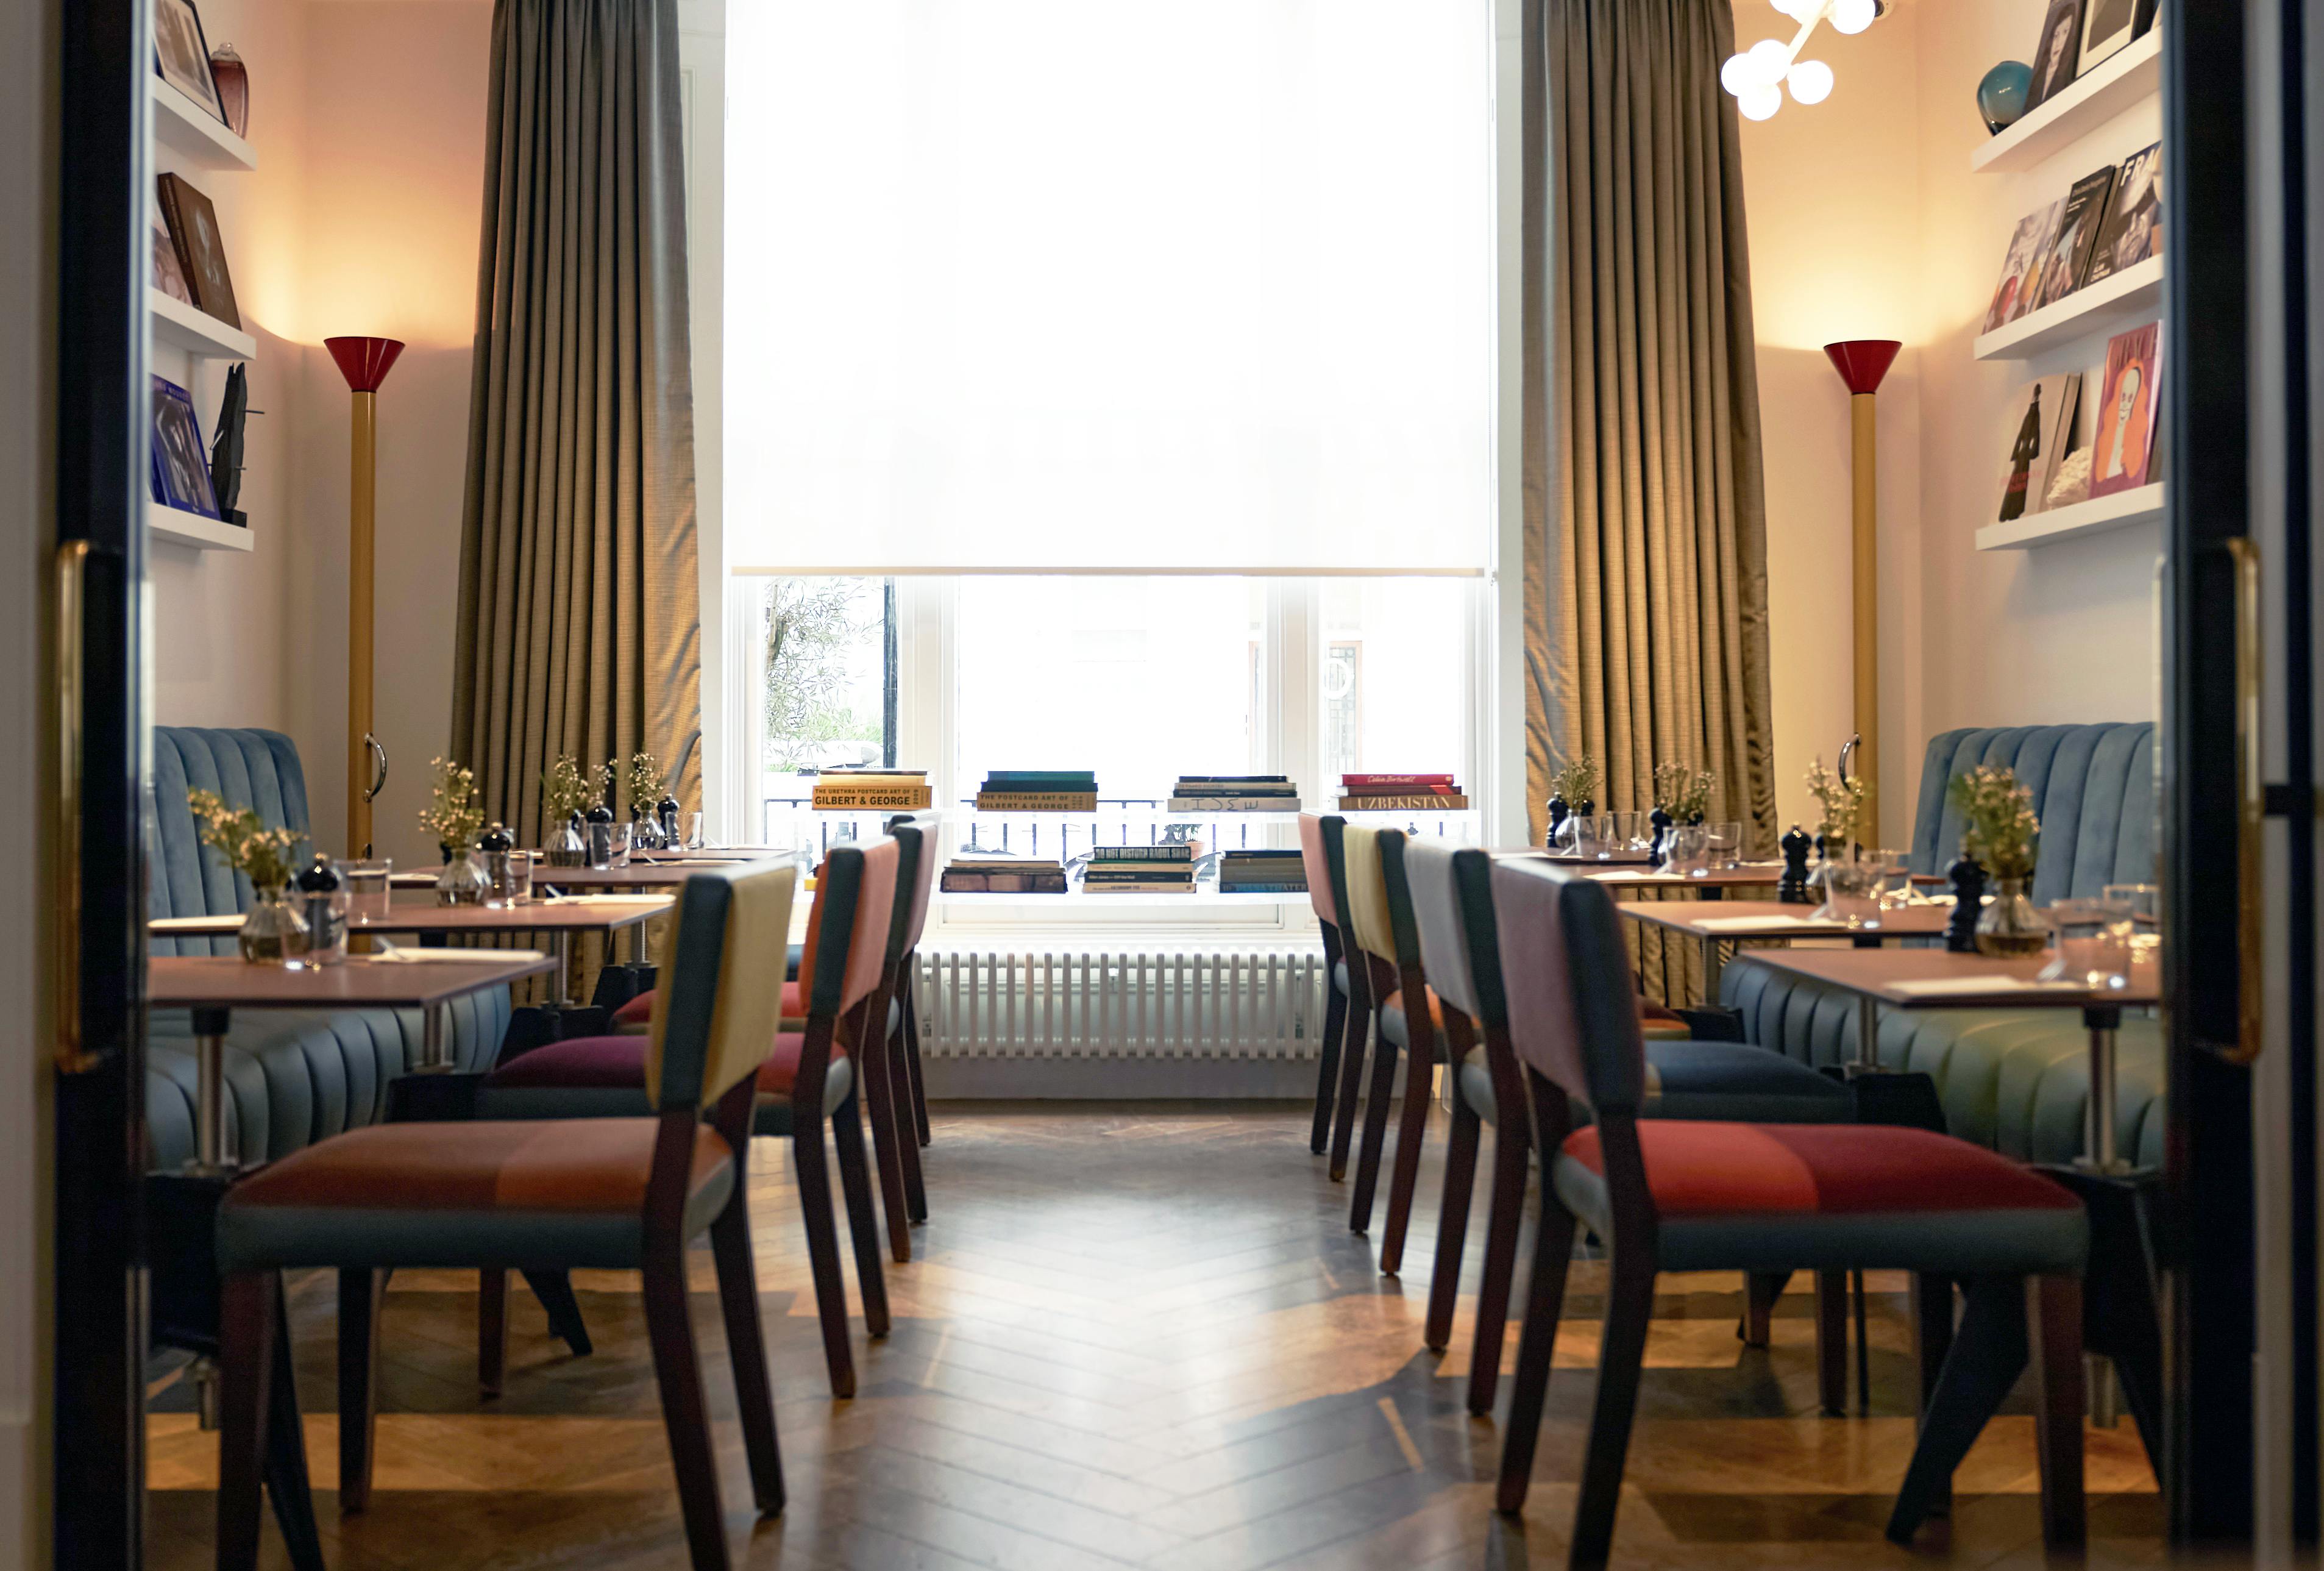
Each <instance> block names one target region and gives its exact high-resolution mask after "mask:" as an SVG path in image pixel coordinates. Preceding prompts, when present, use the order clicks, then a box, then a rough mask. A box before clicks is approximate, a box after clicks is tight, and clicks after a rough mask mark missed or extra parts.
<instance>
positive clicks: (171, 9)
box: [153, 0, 226, 125]
mask: <svg viewBox="0 0 2324 1571" xmlns="http://www.w3.org/2000/svg"><path fill="white" fill-rule="evenodd" d="M153 69H155V70H157V71H159V72H160V73H161V79H162V80H163V81H165V82H167V83H169V84H170V85H171V87H173V88H177V89H178V91H180V92H181V93H183V94H185V96H186V97H189V98H191V99H192V100H193V101H194V102H195V103H197V104H199V105H200V106H202V107H203V108H205V109H207V110H208V111H209V112H210V113H211V114H213V115H215V116H217V122H218V124H219V125H225V124H226V105H225V104H224V103H222V102H220V101H219V98H218V90H217V79H216V78H214V77H212V76H211V75H210V46H209V41H208V39H207V38H205V37H203V36H202V16H201V13H200V12H198V11H196V10H195V9H194V0H153Z"/></svg>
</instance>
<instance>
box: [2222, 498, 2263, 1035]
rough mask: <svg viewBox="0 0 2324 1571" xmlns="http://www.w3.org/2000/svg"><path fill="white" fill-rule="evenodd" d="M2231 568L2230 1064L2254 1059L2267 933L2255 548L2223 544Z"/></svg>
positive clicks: (2260, 1026)
mask: <svg viewBox="0 0 2324 1571" xmlns="http://www.w3.org/2000/svg"><path fill="white" fill-rule="evenodd" d="M2224 543H2225V544H2226V546H2227V560H2228V562H2229V564H2230V566H2232V567H2233V568H2234V569H2235V605H2236V633H2235V636H2236V718H2235V732H2236V897H2237V898H2236V1043H2235V1047H2234V1049H2233V1050H2231V1051H2229V1052H2228V1053H2227V1054H2226V1055H2224V1056H2225V1057H2226V1058H2227V1061H2228V1062H2229V1063H2233V1064H2248V1063H2250V1062H2252V1061H2253V1060H2254V1059H2255V1058H2258V1057H2259V1054H2260V1047H2261V1045H2262V1043H2263V1041H2264V1035H2263V1032H2264V1028H2265V1025H2266V1019H2267V1013H2266V993H2265V991H2264V988H2265V983H2266V975H2265V970H2264V964H2263V963H2264V957H2265V953H2266V931H2265V926H2264V922H2263V921H2262V915H2263V912H2262V903H2263V902H2262V901H2261V900H2260V881H2261V879H2262V877H2263V876H2264V873H2263V869H2264V856H2265V853H2266V844H2265V833H2266V828H2267V777H2266V774H2265V772H2264V770H2263V768H2262V765H2263V763H2264V759H2263V758H2262V757H2261V753H2260V745H2261V732H2260V718H2261V716H2260V679H2261V670H2262V664H2261V655H2262V651H2261V645H2260V584H2259V546H2258V544H2257V543H2256V542H2255V541H2251V540H2247V539H2242V538H2236V539H2232V540H2229V541H2226V542H2224Z"/></svg>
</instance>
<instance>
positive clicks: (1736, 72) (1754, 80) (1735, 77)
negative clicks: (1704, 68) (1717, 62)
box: [1719, 53, 1759, 98]
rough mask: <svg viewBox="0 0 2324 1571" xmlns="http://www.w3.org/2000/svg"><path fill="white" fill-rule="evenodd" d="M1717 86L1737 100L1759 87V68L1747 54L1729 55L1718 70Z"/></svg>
mask: <svg viewBox="0 0 2324 1571" xmlns="http://www.w3.org/2000/svg"><path fill="white" fill-rule="evenodd" d="M1719 85H1720V87H1722V88H1726V89H1727V90H1728V92H1729V93H1730V94H1732V95H1733V96H1734V97H1738V98H1739V97H1742V96H1743V95H1744V94H1746V93H1748V92H1749V91H1750V90H1751V89H1752V88H1756V87H1757V86H1758V85H1759V68H1758V67H1757V65H1755V64H1754V63H1753V62H1752V60H1751V57H1750V55H1749V54H1748V53H1742V54H1730V55H1729V56H1728V57H1727V63H1726V64H1725V65H1723V66H1720V68H1719Z"/></svg>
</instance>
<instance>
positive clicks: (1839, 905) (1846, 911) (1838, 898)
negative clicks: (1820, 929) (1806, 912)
mask: <svg viewBox="0 0 2324 1571" xmlns="http://www.w3.org/2000/svg"><path fill="white" fill-rule="evenodd" d="M1815 876H1816V881H1817V882H1818V883H1821V884H1822V885H1823V904H1822V905H1821V906H1820V907H1818V908H1817V910H1816V912H1815V915H1816V918H1817V919H1819V920H1821V921H1827V922H1846V923H1847V924H1848V925H1849V927H1851V928H1860V927H1863V926H1865V925H1866V924H1867V923H1868V922H1874V921H1877V920H1878V919H1879V917H1880V880H1881V877H1882V873H1881V868H1880V865H1879V864H1877V863H1873V862H1855V861H1848V862H1827V863H1825V864H1823V865H1822V866H1821V867H1820V868H1818V869H1817V870H1816V874H1815Z"/></svg>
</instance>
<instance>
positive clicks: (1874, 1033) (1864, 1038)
mask: <svg viewBox="0 0 2324 1571" xmlns="http://www.w3.org/2000/svg"><path fill="white" fill-rule="evenodd" d="M1849 1067H1851V1068H1853V1069H1854V1070H1856V1071H1857V1072H1858V1074H1863V1073H1867V1072H1868V1071H1870V1070H1874V1069H1877V1068H1878V1067H1880V1001H1879V1000H1878V999H1877V998H1874V997H1873V996H1872V995H1871V994H1870V993H1858V995H1857V999H1856V1061H1855V1063H1853V1064H1852V1065H1850V1066H1849Z"/></svg>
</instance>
